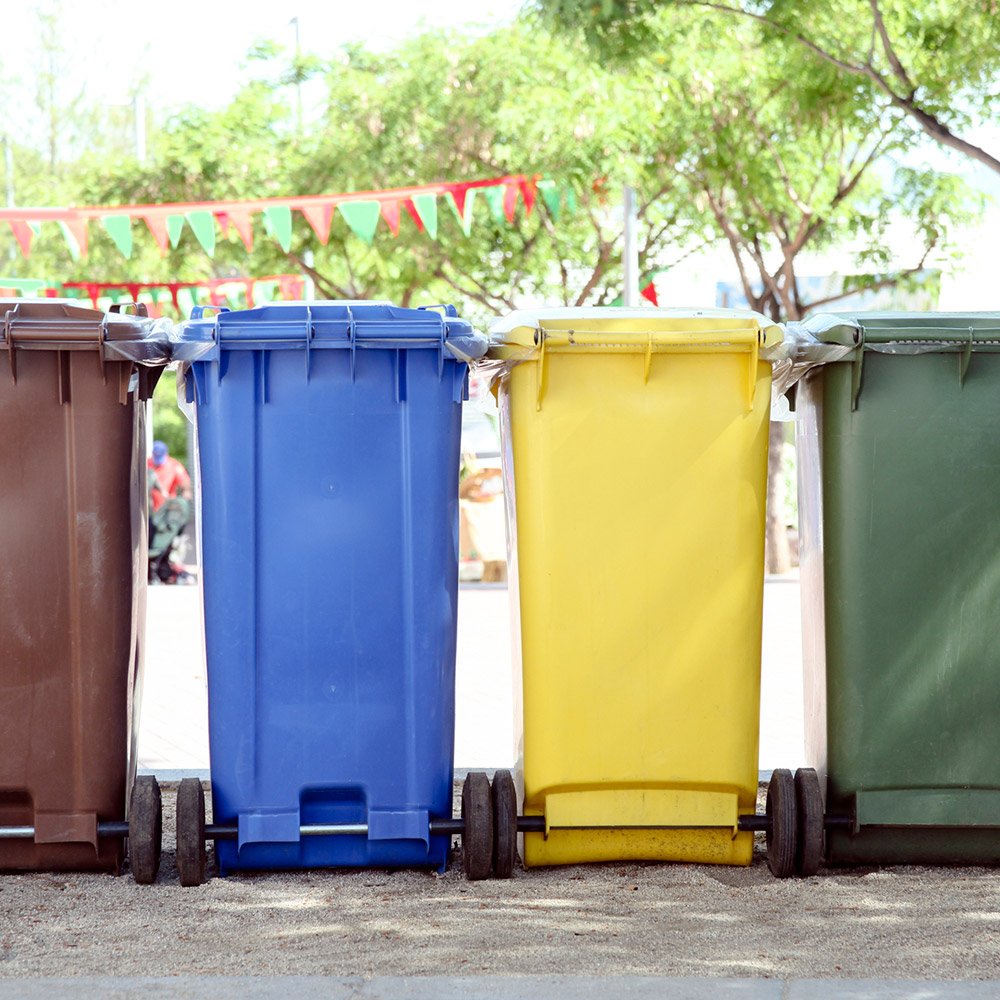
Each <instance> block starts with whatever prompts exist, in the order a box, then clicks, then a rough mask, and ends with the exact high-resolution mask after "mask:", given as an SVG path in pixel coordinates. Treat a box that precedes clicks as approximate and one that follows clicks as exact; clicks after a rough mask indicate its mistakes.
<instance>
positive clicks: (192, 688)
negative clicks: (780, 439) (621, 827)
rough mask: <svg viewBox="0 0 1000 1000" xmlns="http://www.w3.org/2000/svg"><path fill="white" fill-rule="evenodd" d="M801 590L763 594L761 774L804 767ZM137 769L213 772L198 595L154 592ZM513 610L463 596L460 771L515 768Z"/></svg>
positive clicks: (491, 598) (498, 595) (494, 591)
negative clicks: (511, 612)
mask: <svg viewBox="0 0 1000 1000" xmlns="http://www.w3.org/2000/svg"><path fill="white" fill-rule="evenodd" d="M800 634H801V633H800V627H799V587H798V580H797V579H796V578H795V577H787V578H775V579H771V580H768V582H767V584H766V585H765V588H764V642H763V659H762V677H761V744H760V767H761V769H762V770H765V771H770V770H771V769H772V768H775V767H791V768H794V767H798V766H800V765H801V764H804V763H805V757H804V750H803V742H802V674H801V667H800V662H801V653H800V650H801V639H800ZM146 635H147V644H146V649H147V654H146V680H145V690H144V696H143V705H142V719H141V728H140V734H139V766H140V767H141V768H144V769H147V770H153V771H156V772H157V773H165V772H173V771H207V770H208V766H209V757H208V706H207V698H206V691H205V654H204V646H203V639H202V625H201V591H200V588H198V587H150V590H149V610H148V614H147V632H146ZM512 677H513V674H512V669H511V644H510V605H509V602H508V594H507V588H506V587H504V586H487V587H481V586H470V587H463V588H462V589H461V591H460V592H459V601H458V658H457V675H456V689H457V690H456V722H455V766H456V767H457V768H461V769H466V768H495V767H509V766H510V765H512V764H513V763H514V760H515V735H514V723H513V715H512V709H511V706H512V703H513V682H512Z"/></svg>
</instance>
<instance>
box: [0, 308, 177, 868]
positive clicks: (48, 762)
mask: <svg viewBox="0 0 1000 1000" xmlns="http://www.w3.org/2000/svg"><path fill="white" fill-rule="evenodd" d="M137 311H138V312H140V313H142V312H143V311H142V310H141V308H139V309H137ZM161 329H162V328H161V327H159V326H158V325H156V324H153V323H151V322H150V321H149V320H148V319H145V318H144V316H143V315H128V314H123V313H120V312H118V313H103V312H100V311H97V310H93V309H86V308H81V307H79V306H77V305H75V304H73V303H70V302H62V301H56V300H26V299H22V300H16V301H4V300H0V368H2V369H3V370H2V371H0V870H66V869H70V870H104V871H112V872H118V871H120V870H121V867H122V862H123V860H124V857H125V843H126V841H127V842H128V845H129V854H130V856H131V863H132V869H133V873H134V874H135V877H136V880H137V881H144V882H151V881H152V880H153V879H154V878H155V876H156V869H157V867H158V865H159V854H160V803H159V788H158V787H157V785H156V781H155V778H152V777H146V778H139V779H138V781H135V780H134V776H135V734H136V728H137V723H138V714H137V699H138V695H139V691H140V681H141V672H142V640H143V626H144V618H145V586H146V545H147V538H148V535H147V530H148V529H147V528H146V473H145V431H144V419H145V405H144V403H143V401H144V400H146V399H148V398H149V395H150V393H151V392H152V389H153V386H154V385H155V383H156V380H157V378H158V376H159V374H160V371H161V370H162V365H163V363H164V362H165V360H166V353H165V352H166V349H167V342H166V337H165V336H164V335H163V334H162V332H161ZM127 791H128V794H127Z"/></svg>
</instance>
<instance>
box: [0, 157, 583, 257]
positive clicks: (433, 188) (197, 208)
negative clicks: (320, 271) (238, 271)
mask: <svg viewBox="0 0 1000 1000" xmlns="http://www.w3.org/2000/svg"><path fill="white" fill-rule="evenodd" d="M477 193H481V194H482V196H483V201H484V202H485V204H486V206H487V210H488V212H489V216H490V217H491V219H492V220H493V222H494V223H495V224H497V225H504V224H510V223H512V222H513V221H514V218H515V215H516V213H517V208H518V204H519V203H521V204H523V206H524V212H525V214H526V215H530V214H531V212H532V211H533V210H534V208H535V206H536V204H537V203H538V202H539V201H540V202H541V204H543V205H544V206H545V210H546V211H547V212H548V214H549V215H550V216H551V218H552V220H553V221H557V220H558V219H559V216H560V214H561V213H562V212H564V211H566V212H572V210H573V206H574V205H575V203H576V194H575V192H574V191H573V189H572V187H570V186H568V185H560V184H559V183H557V182H556V181H555V180H553V179H552V178H543V177H541V176H539V175H537V174H535V175H527V174H506V175H504V176H502V177H491V178H486V179H482V180H472V181H442V182H440V183H435V184H422V185H416V186H413V187H402V188H387V189H384V190H375V191H353V192H347V193H341V194H320V195H299V196H295V197H288V198H256V199H247V200H231V201H206V202H183V203H180V202H178V203H172V204H162V205H145V204H136V205H106V206H91V207H69V208H54V207H49V208H0V223H6V224H7V226H8V227H9V228H10V231H11V233H12V234H13V236H14V238H15V239H16V240H17V243H18V246H20V248H21V253H22V254H23V256H24V257H28V256H29V255H30V254H31V250H32V241H33V239H34V238H35V237H37V236H38V235H39V232H40V227H41V226H42V224H44V223H56V224H58V226H59V228H60V230H61V231H62V234H63V238H64V239H65V241H66V245H67V248H68V250H69V252H70V254H71V256H72V257H73V259H74V260H78V259H79V258H81V257H86V256H87V252H88V250H89V246H90V240H89V233H88V225H89V223H91V222H95V221H96V222H99V223H100V225H101V228H102V229H103V230H104V232H105V233H106V234H107V236H108V237H110V239H111V241H112V243H113V244H114V245H115V246H116V247H117V249H118V251H119V252H120V253H121V254H122V256H124V257H126V258H129V257H131V256H132V254H133V252H134V250H135V244H134V240H133V237H134V235H135V234H134V230H133V226H132V224H133V223H134V222H137V221H138V222H142V223H143V224H144V225H145V228H146V229H148V231H149V233H150V235H151V236H152V238H153V241H154V242H155V243H156V245H157V246H158V247H159V250H160V253H161V254H166V253H168V252H169V250H170V248H176V247H177V246H178V244H179V243H180V240H181V238H182V235H183V232H184V229H185V227H187V228H188V229H190V231H191V234H192V235H193V236H194V239H195V240H196V241H197V243H198V244H199V246H200V247H201V248H202V249H203V250H204V252H205V253H206V254H207V255H208V256H209V257H212V256H214V254H215V250H216V228H217V227H218V231H219V233H221V235H222V236H223V237H226V236H228V234H229V230H230V227H231V228H232V229H234V230H235V232H236V235H238V236H239V238H240V239H241V240H242V241H243V245H244V246H245V247H246V249H247V252H248V253H249V252H251V251H252V250H253V245H254V217H255V216H256V217H258V221H262V224H263V227H264V230H265V232H266V233H267V234H268V235H269V236H270V237H271V238H272V239H273V240H275V242H277V243H278V245H279V246H280V247H281V248H282V250H284V251H285V253H288V252H289V251H290V250H291V245H292V236H293V218H294V216H293V213H295V212H298V213H299V214H300V215H301V216H302V217H303V219H304V220H305V221H306V223H308V225H309V228H310V229H311V231H312V232H313V233H314V234H315V235H316V238H317V239H318V240H319V241H320V242H321V243H324V244H325V243H326V242H327V241H328V240H329V238H330V227H331V223H332V221H333V218H334V216H335V214H337V213H338V212H339V214H340V216H341V218H342V219H343V221H344V223H346V225H347V227H348V229H349V230H350V232H351V233H353V234H354V236H356V237H357V238H358V239H360V240H363V241H364V242H365V243H371V242H372V241H373V240H374V238H375V235H376V232H377V230H378V226H379V223H380V222H384V223H385V225H386V227H387V228H388V230H389V232H390V233H391V234H392V235H393V236H398V235H399V229H400V216H401V210H405V212H406V214H407V215H408V216H409V218H410V219H412V221H413V223H414V225H415V226H416V227H417V229H418V231H420V232H422V233H425V234H426V235H427V236H428V237H429V238H430V239H435V240H436V239H437V238H438V198H441V197H444V198H445V199H446V201H447V202H448V204H449V206H450V207H451V208H452V210H453V211H454V213H455V216H456V218H457V220H458V224H459V226H460V227H461V229H462V232H463V233H465V234H466V235H467V236H468V235H470V234H471V232H472V224H473V219H472V212H473V206H474V204H475V203H476V195H477Z"/></svg>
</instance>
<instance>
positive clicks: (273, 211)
mask: <svg viewBox="0 0 1000 1000" xmlns="http://www.w3.org/2000/svg"><path fill="white" fill-rule="evenodd" d="M264 227H265V228H266V229H267V232H268V235H270V236H273V237H274V238H275V239H276V240H277V241H278V245H279V246H280V247H281V249H282V250H284V251H285V253H288V251H289V250H290V249H291V247H292V210H291V209H290V208H289V207H288V206H287V205H269V206H268V207H267V208H265V209H264Z"/></svg>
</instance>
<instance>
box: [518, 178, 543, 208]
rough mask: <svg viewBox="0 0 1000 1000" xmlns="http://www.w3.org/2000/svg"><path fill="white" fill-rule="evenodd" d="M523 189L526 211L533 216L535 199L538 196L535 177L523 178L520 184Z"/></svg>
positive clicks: (522, 194)
mask: <svg viewBox="0 0 1000 1000" xmlns="http://www.w3.org/2000/svg"><path fill="white" fill-rule="evenodd" d="M518 185H519V187H520V188H521V197H522V198H523V199H524V210H525V212H526V213H527V214H528V215H531V210H532V209H533V208H534V207H535V198H536V197H537V195H538V188H536V187H535V178H534V177H523V178H521V180H520V181H519V182H518Z"/></svg>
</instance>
